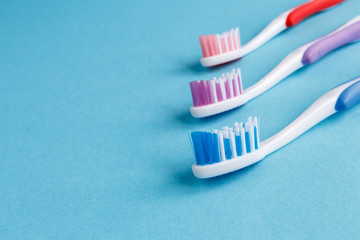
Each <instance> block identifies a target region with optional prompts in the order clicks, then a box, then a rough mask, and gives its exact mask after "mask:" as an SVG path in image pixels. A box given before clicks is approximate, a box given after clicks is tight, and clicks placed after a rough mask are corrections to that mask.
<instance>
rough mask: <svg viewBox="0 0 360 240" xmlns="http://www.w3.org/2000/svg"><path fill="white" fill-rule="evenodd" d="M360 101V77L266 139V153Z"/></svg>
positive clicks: (330, 94) (316, 103)
mask: <svg viewBox="0 0 360 240" xmlns="http://www.w3.org/2000/svg"><path fill="white" fill-rule="evenodd" d="M357 103H360V77H359V78H355V79H353V80H350V81H348V82H346V83H343V84H341V85H340V86H338V87H336V88H334V89H332V90H331V91H329V92H327V93H326V94H324V95H323V96H322V97H320V98H319V99H318V100H317V101H316V102H314V103H313V104H312V105H311V106H310V107H309V108H308V109H306V111H305V112H304V113H303V114H301V115H300V116H299V117H298V118H297V119H295V120H294V121H293V122H292V123H290V124H289V125H288V126H287V127H286V128H284V129H283V130H281V131H280V132H279V133H277V134H275V135H274V136H272V137H271V138H269V139H267V140H265V141H264V142H263V143H262V144H263V146H264V147H266V155H267V154H269V153H271V152H274V151H276V150H278V149H279V148H281V147H283V146H285V145H286V144H288V143H289V142H291V141H292V140H294V139H295V138H297V137H298V136H300V135H301V134H303V133H304V132H306V131H307V130H309V129H310V128H312V127H313V126H315V125H316V124H318V123H319V122H321V121H322V120H324V119H326V118H327V117H329V116H331V115H333V114H335V113H336V112H339V111H343V110H347V109H349V108H351V107H353V106H354V105H355V104H357Z"/></svg>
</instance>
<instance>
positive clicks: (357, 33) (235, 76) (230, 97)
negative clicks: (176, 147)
mask: <svg viewBox="0 0 360 240" xmlns="http://www.w3.org/2000/svg"><path fill="white" fill-rule="evenodd" d="M359 39H360V15H359V16H357V17H355V18H353V19H352V20H350V21H349V22H347V23H346V24H345V25H343V26H342V27H340V28H338V29H337V30H335V31H334V32H332V33H330V34H328V35H326V36H324V37H322V38H319V39H317V40H315V41H312V42H310V43H308V44H306V45H304V46H302V47H300V48H298V49H296V50H295V51H293V52H292V53H290V54H289V55H288V56H287V57H285V58H284V60H282V61H281V62H280V63H279V64H278V65H277V66H276V67H275V68H274V69H273V70H272V71H271V72H270V73H268V74H267V75H266V76H265V77H264V78H262V79H261V80H260V81H258V82H257V83H255V84H254V85H252V86H251V87H249V88H247V89H246V90H243V88H242V81H241V72H240V69H238V70H237V71H235V69H234V70H233V71H232V72H231V73H227V74H226V75H225V74H223V75H222V76H221V77H220V78H219V79H216V78H215V79H213V80H206V81H203V80H202V81H192V82H190V89H191V94H192V99H193V104H194V105H193V107H191V108H190V112H191V115H192V116H193V117H195V118H202V117H208V116H211V115H215V114H218V113H221V112H225V111H228V110H230V109H233V108H236V107H239V106H241V105H244V104H245V103H247V102H248V101H250V100H251V99H253V98H255V97H257V96H259V95H260V94H262V93H264V92H265V91H267V90H268V89H270V88H271V87H273V86H274V85H276V84H277V83H278V82H280V81H281V80H282V79H284V78H286V77H287V76H289V75H290V74H292V73H293V72H295V71H296V70H298V69H300V68H302V67H304V66H307V65H310V64H312V63H314V62H316V61H317V60H319V59H320V58H322V57H323V56H324V55H326V54H328V53H329V52H331V51H333V50H334V49H337V48H339V47H341V46H343V45H346V44H349V43H351V42H354V41H357V40H359Z"/></svg>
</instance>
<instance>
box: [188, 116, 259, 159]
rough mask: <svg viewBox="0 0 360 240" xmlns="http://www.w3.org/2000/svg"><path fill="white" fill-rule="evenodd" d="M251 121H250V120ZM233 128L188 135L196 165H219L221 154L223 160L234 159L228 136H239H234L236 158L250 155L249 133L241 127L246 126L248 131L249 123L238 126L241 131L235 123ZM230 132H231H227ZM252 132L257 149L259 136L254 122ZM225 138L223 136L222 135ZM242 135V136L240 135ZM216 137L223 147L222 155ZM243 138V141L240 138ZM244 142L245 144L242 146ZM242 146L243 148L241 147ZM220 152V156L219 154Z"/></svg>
mask: <svg viewBox="0 0 360 240" xmlns="http://www.w3.org/2000/svg"><path fill="white" fill-rule="evenodd" d="M250 121H251V120H250ZM234 126H235V127H234V128H228V127H224V128H223V130H222V131H218V130H216V131H214V132H198V131H195V132H192V133H191V134H190V138H191V141H192V145H193V149H194V154H195V158H196V164H197V165H207V164H213V163H219V162H221V161H222V160H223V159H222V158H223V157H222V156H221V154H224V155H225V159H227V160H230V159H232V158H234V156H233V153H232V151H231V141H230V138H229V136H232V134H234V135H235V134H240V135H239V136H235V149H236V153H237V156H243V155H245V154H247V153H251V142H250V132H249V130H248V131H244V129H243V127H245V126H246V128H245V129H248V126H252V123H251V122H248V124H246V125H245V124H240V125H239V126H240V127H241V129H239V128H238V125H237V123H236V124H235V125H234ZM251 130H252V129H251ZM227 131H231V132H229V133H228V132H227ZM253 131H254V138H253V141H254V143H253V144H254V149H255V150H257V149H259V147H260V146H259V136H258V134H259V133H258V131H259V129H258V127H257V126H256V122H255V124H254V125H253ZM222 133H223V134H224V135H225V136H223V134H222ZM242 134H244V135H245V136H244V135H242ZM218 137H221V142H223V144H224V145H223V147H224V153H222V152H221V150H220V146H219V144H220V142H219V139H218ZM243 137H245V139H244V140H242V138H243ZM244 141H245V144H244ZM243 144H244V145H245V147H243ZM220 152H221V154H220Z"/></svg>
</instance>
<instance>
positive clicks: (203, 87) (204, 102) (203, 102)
mask: <svg viewBox="0 0 360 240" xmlns="http://www.w3.org/2000/svg"><path fill="white" fill-rule="evenodd" d="M200 90H201V102H200V104H201V105H208V104H209V103H210V102H209V99H208V96H207V93H206V85H205V81H204V80H201V81H200Z"/></svg>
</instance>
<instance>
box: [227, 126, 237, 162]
mask: <svg viewBox="0 0 360 240" xmlns="http://www.w3.org/2000/svg"><path fill="white" fill-rule="evenodd" d="M229 137H230V148H231V153H232V157H233V158H236V157H237V153H236V144H235V135H234V131H233V129H232V128H230V129H229Z"/></svg>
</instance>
